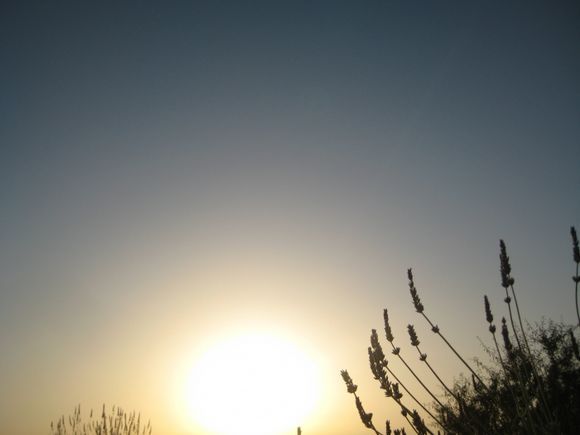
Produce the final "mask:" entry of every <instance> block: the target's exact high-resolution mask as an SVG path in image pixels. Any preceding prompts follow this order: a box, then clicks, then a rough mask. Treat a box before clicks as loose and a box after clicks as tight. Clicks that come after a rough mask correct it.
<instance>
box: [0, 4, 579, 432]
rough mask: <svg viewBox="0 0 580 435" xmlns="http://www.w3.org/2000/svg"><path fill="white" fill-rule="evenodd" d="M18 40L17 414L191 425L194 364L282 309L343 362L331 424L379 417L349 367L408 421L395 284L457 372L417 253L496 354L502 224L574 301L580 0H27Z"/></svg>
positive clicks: (11, 152) (372, 394)
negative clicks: (378, 373) (492, 323)
mask: <svg viewBox="0 0 580 435" xmlns="http://www.w3.org/2000/svg"><path fill="white" fill-rule="evenodd" d="M121 3H122V4H121ZM0 56H1V58H0V59H1V68H0V147H1V148H0V151H1V158H0V202H1V204H2V212H1V214H0V355H1V357H0V385H1V394H0V432H1V433H10V434H15V435H19V434H22V435H24V434H27V435H30V434H36V433H38V434H40V433H46V431H47V429H48V424H49V422H50V421H51V420H53V419H55V418H57V417H58V416H59V415H61V414H63V413H65V414H67V413H68V412H69V411H72V408H73V407H74V406H75V405H76V404H77V403H82V404H83V405H88V406H94V405H95V404H99V403H102V402H106V403H108V404H119V405H122V406H124V407H125V408H129V409H137V410H140V411H141V412H142V413H143V414H144V415H145V416H146V417H148V418H151V420H152V422H153V426H154V429H155V433H156V434H163V435H164V434H167V435H173V434H185V433H189V432H188V431H189V430H190V429H191V427H190V426H188V425H187V424H186V422H185V418H184V415H183V410H182V409H181V408H182V404H181V403H180V402H179V397H178V396H179V393H178V392H179V388H180V383H181V382H182V381H183V374H184V373H185V372H186V371H187V368H188V367H191V364H192V361H193V360H195V358H196V355H198V354H199V353H200V352H201V350H202V349H204V347H205V346H208V345H209V344H211V343H212V342H215V341H218V340H219V339H220V337H226V336H228V335H231V334H232V333H235V332H236V331H244V330H246V329H256V330H265V331H271V332H274V333H276V334H280V335H283V336H286V337H289V338H290V339H291V340H292V341H293V342H294V343H297V344H298V345H299V346H300V347H301V348H303V349H305V351H306V352H308V353H309V354H310V355H312V357H313V358H315V359H316V361H317V362H318V364H319V365H320V367H321V371H322V373H323V377H324V388H325V389H324V395H323V401H322V403H321V406H320V407H319V409H318V410H317V411H316V412H315V413H314V414H313V415H312V418H311V420H309V421H308V422H305V423H304V433H305V435H315V434H321V435H359V434H361V435H362V434H364V433H367V431H366V430H365V428H364V427H363V426H362V425H361V423H360V421H359V419H358V415H357V414H356V410H355V408H354V405H353V403H352V397H351V396H348V395H347V394H346V391H345V388H344V385H343V384H342V381H341V379H340V375H339V370H340V369H343V368H348V369H349V371H350V373H351V375H352V376H353V378H354V379H355V381H356V382H358V383H359V385H360V388H359V391H360V394H361V396H362V398H363V399H364V401H365V403H366V404H367V406H368V408H369V410H370V411H373V412H374V413H375V415H377V416H378V417H379V418H380V420H379V421H381V420H382V419H384V418H385V417H386V416H391V417H392V418H393V419H394V420H398V418H399V415H398V412H397V411H395V410H394V408H393V407H392V405H391V404H390V403H389V402H387V401H386V400H383V399H382V398H381V397H380V393H379V392H378V386H377V385H376V384H375V383H374V382H372V381H371V379H370V377H371V375H370V371H369V369H368V367H367V355H366V347H367V343H368V335H369V331H370V329H371V328H373V327H374V328H379V329H380V328H381V327H382V309H383V308H384V307H388V308H389V309H390V312H391V317H392V322H393V328H394V332H395V335H396V337H397V339H400V343H401V344H402V345H405V346H406V343H407V338H406V335H405V326H406V324H407V323H409V322H413V323H416V324H417V329H418V333H419V335H420V338H421V339H422V341H423V342H424V343H425V349H426V350H427V351H428V352H430V355H431V357H430V359H431V360H432V362H433V363H434V365H437V364H439V366H441V367H445V368H447V369H448V372H447V373H446V374H447V379H452V378H453V373H455V372H454V370H455V366H454V364H455V362H454V360H452V359H451V355H449V353H448V352H447V351H446V350H445V348H443V347H441V346H440V345H439V343H438V342H437V341H436V340H435V337H432V336H431V335H428V330H427V328H426V327H425V325H424V324H423V323H422V322H421V321H420V320H421V319H420V318H418V317H416V315H415V314H414V313H413V309H412V306H411V305H410V298H409V296H408V291H407V287H406V286H407V284H406V268H407V267H413V268H414V270H415V277H416V284H417V287H418V289H419V291H420V293H421V296H422V298H423V302H424V304H425V306H426V308H427V310H428V312H429V313H431V315H432V317H433V318H434V319H435V320H436V321H437V322H438V323H439V325H440V326H441V328H442V329H444V330H445V331H447V332H448V334H449V336H450V337H451V338H452V339H453V341H454V342H455V343H457V344H458V347H460V348H461V349H462V350H463V351H464V354H465V355H467V356H469V357H472V356H477V355H479V356H481V355H482V351H481V345H480V343H479V342H478V339H477V337H481V338H482V339H483V340H484V342H485V340H487V338H488V337H487V335H486V324H485V319H484V316H483V303H482V300H483V294H488V295H489V296H490V299H491V302H492V306H493V308H494V311H495V312H496V315H497V316H501V315H502V314H503V311H504V307H503V306H502V305H503V304H502V293H501V292H502V291H503V290H502V289H501V287H500V286H499V272H498V266H499V265H498V257H497V254H498V239H499V238H505V239H506V241H507V244H508V250H509V253H510V255H511V257H512V265H513V269H514V276H515V278H516V286H517V289H518V290H519V296H520V305H521V306H522V308H523V311H524V312H525V315H526V318H527V319H528V320H529V321H530V322H534V321H537V320H539V319H540V318H541V317H542V316H543V315H544V316H547V317H550V318H553V319H555V320H563V321H567V322H572V321H573V320H574V316H575V309H574V306H573V287H572V281H571V280H570V276H571V275H572V273H573V263H572V257H571V244H570V241H569V227H570V225H577V226H578V225H580V201H579V199H580V196H579V192H580V171H579V162H580V122H579V120H580V5H579V4H578V2H573V1H530V0H526V1H511V2H505V1H485V2H465V1H445V2H418V1H417V2H414V1H388V0H381V1H378V0H377V1H350V2H342V1H326V2H323V1H288V2H282V1H264V2H254V1H251V2H243V1H237V2H225V1H223V2H218V1H216V2H210V1H205V2H201V1H200V2H193V1H192V2H187V1H181V2H72V1H71V2H47V1H42V2H36V3H35V2H16V1H14V2H2V4H1V5H0ZM405 349H406V352H408V354H409V356H411V355H412V354H411V351H412V350H413V349H410V348H408V347H407V348H405ZM405 349H404V351H405ZM393 364H394V363H393Z"/></svg>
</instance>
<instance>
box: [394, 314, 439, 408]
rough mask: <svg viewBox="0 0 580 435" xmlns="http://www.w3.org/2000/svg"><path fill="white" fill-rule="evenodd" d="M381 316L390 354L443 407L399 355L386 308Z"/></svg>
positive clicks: (399, 351)
mask: <svg viewBox="0 0 580 435" xmlns="http://www.w3.org/2000/svg"><path fill="white" fill-rule="evenodd" d="M383 318H384V321H385V334H386V336H387V341H388V342H389V343H390V344H391V347H392V348H393V350H392V354H393V355H395V356H397V357H398V358H399V360H400V361H401V362H402V363H403V364H404V365H405V367H407V370H409V372H411V374H412V375H413V377H414V378H415V380H416V381H417V382H419V384H420V385H421V386H422V387H423V389H424V390H425V391H426V392H427V393H428V394H429V395H430V396H431V398H432V399H433V400H435V402H437V404H438V405H439V406H441V407H443V403H441V401H440V400H439V399H438V398H437V396H436V395H435V394H433V393H432V392H431V390H430V389H429V387H427V385H425V384H424V383H423V381H422V380H421V378H419V376H417V374H416V373H415V371H414V370H413V369H412V368H411V367H410V366H409V364H407V361H405V359H404V358H403V357H402V356H401V348H400V347H396V346H395V344H394V343H393V342H394V340H395V337H394V336H393V332H392V330H391V325H390V324H389V312H388V311H387V309H386V308H385V309H384V310H383Z"/></svg>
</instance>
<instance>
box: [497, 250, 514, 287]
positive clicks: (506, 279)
mask: <svg viewBox="0 0 580 435" xmlns="http://www.w3.org/2000/svg"><path fill="white" fill-rule="evenodd" d="M499 251H500V252H499V264H500V268H499V270H500V275H501V286H502V287H504V288H508V287H509V286H510V285H513V284H514V279H513V278H511V277H510V274H511V272H512V267H511V265H510V258H509V257H508V255H507V250H506V247H505V243H504V241H503V240H500V241H499Z"/></svg>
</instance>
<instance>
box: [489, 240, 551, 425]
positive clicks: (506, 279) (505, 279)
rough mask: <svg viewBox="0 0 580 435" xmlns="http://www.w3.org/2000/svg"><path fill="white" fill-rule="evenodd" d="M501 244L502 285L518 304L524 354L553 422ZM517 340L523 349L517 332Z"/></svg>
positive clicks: (501, 242) (502, 244) (503, 247)
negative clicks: (509, 290)
mask: <svg viewBox="0 0 580 435" xmlns="http://www.w3.org/2000/svg"><path fill="white" fill-rule="evenodd" d="M499 246H500V254H499V259H500V273H501V285H502V287H504V289H505V291H506V295H507V294H508V293H507V292H508V290H507V289H508V287H509V288H510V289H511V292H512V295H513V297H514V302H515V306H516V312H517V315H518V323H519V326H520V331H521V334H522V338H523V341H524V345H525V352H523V353H524V354H527V358H528V359H529V361H530V366H531V368H532V374H533V376H534V380H535V382H536V385H537V389H538V393H539V396H540V404H541V409H542V413H543V414H544V417H545V419H546V422H553V420H554V417H553V415H552V411H551V410H550V407H549V406H548V400H547V398H546V393H545V387H544V382H543V381H542V378H541V377H540V375H539V373H538V369H537V367H536V362H535V361H534V356H533V354H532V352H531V350H530V345H529V343H528V338H527V337H526V333H525V328H524V323H523V321H522V316H521V313H520V307H519V305H518V298H517V296H516V291H515V289H514V282H515V280H514V278H513V277H512V276H511V264H510V260H509V257H508V255H507V250H506V245H505V242H504V241H503V240H500V241H499ZM509 300H510V298H509V295H508V296H506V302H507V304H508V307H509V306H510V304H509ZM509 312H510V320H511V322H512V328H513V329H514V334H516V332H515V329H516V328H515V325H514V323H513V317H512V312H511V308H510V310H509ZM516 341H517V342H518V346H519V347H520V350H521V351H523V349H522V346H521V343H520V341H519V340H518V337H517V334H516Z"/></svg>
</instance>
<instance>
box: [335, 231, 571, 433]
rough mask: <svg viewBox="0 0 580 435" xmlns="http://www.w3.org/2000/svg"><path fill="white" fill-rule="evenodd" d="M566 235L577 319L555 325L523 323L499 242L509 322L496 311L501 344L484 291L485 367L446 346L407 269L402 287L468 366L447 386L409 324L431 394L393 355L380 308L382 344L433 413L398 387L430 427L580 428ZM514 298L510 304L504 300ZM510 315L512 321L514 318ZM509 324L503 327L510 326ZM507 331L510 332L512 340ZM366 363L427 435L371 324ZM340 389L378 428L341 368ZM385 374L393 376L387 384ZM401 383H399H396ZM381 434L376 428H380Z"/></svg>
mask: <svg viewBox="0 0 580 435" xmlns="http://www.w3.org/2000/svg"><path fill="white" fill-rule="evenodd" d="M570 233H571V236H572V249H573V260H574V263H575V265H576V273H575V275H574V276H573V277H572V279H573V281H574V284H575V299H576V314H577V317H578V319H577V320H578V323H577V325H575V326H574V327H570V326H566V325H564V324H561V323H554V322H551V321H549V322H545V321H544V322H542V323H540V324H539V325H536V326H535V327H529V326H528V327H526V326H524V322H523V319H522V315H521V312H520V308H519V305H518V301H517V296H516V292H515V289H514V282H515V280H514V278H513V276H512V268H511V263H510V260H509V257H508V255H507V248H506V245H505V243H504V241H503V240H500V278H501V286H502V287H503V289H504V291H505V297H504V302H505V303H506V305H507V311H508V318H509V323H508V322H507V321H506V319H505V317H502V319H501V320H502V322H501V323H502V324H501V331H500V332H501V336H502V341H503V343H502V346H500V344H499V343H498V339H497V337H496V326H495V323H494V317H493V314H492V310H491V304H490V302H489V299H488V297H487V296H484V312H485V320H486V322H487V323H488V330H489V332H490V334H491V335H492V339H493V346H492V347H485V350H486V352H487V353H488V354H489V355H490V356H491V358H492V365H490V366H485V365H483V364H481V363H479V364H478V371H479V372H477V371H476V370H474V369H473V368H472V367H471V366H470V365H469V364H468V363H467V362H466V360H465V359H464V358H463V357H462V356H461V355H460V353H459V352H458V351H457V350H456V349H455V347H453V346H452V345H451V343H450V342H449V340H448V339H447V337H445V336H444V335H443V334H442V333H441V331H440V329H439V327H438V326H437V325H435V324H434V323H433V322H432V321H431V319H430V318H429V317H428V316H427V315H426V313H425V307H424V305H423V303H422V302H421V299H420V297H419V294H418V291H417V288H416V286H415V281H414V277H413V272H412V270H411V269H408V270H407V277H408V281H409V282H408V283H409V291H410V294H411V299H412V302H413V305H414V307H415V311H416V312H417V313H419V314H420V315H421V316H422V317H423V318H424V319H425V320H426V321H427V322H428V324H429V325H430V327H431V330H432V331H433V332H434V333H435V334H437V335H439V337H440V338H441V339H442V340H443V341H444V342H445V344H446V345H447V346H448V347H449V348H450V349H451V350H452V352H453V353H454V355H455V356H457V358H458V359H459V360H460V361H461V362H462V363H463V364H464V365H465V366H466V367H467V369H468V370H469V371H470V375H471V376H470V378H469V379H467V378H461V379H460V380H459V381H455V383H454V385H453V386H452V387H448V386H447V385H446V384H445V383H444V382H443V380H442V379H441V378H440V376H439V375H438V374H437V372H436V371H435V369H434V368H433V367H432V366H431V364H430V363H429V362H428V361H427V354H426V353H424V352H422V351H421V348H420V347H419V346H420V340H419V336H418V334H417V332H416V329H415V327H414V326H413V325H411V324H409V325H408V326H407V330H408V333H409V338H410V343H411V346H413V347H415V348H416V349H417V352H418V354H419V360H420V361H421V362H423V363H425V364H426V365H427V367H428V369H429V370H430V371H431V373H432V374H433V375H434V376H435V378H436V379H437V381H438V382H439V383H440V384H441V385H442V386H443V388H444V389H445V393H444V397H437V396H435V395H434V394H433V393H432V391H431V390H430V388H429V387H428V386H427V385H426V384H425V382H423V381H422V380H421V379H420V377H419V376H417V374H416V373H415V371H414V370H413V369H412V368H411V366H410V365H409V364H408V363H407V361H405V360H404V359H403V358H402V356H401V349H400V348H399V347H396V346H395V345H394V335H393V331H392V329H391V325H390V323H389V315H388V311H387V309H385V310H384V312H383V318H384V323H385V338H386V340H387V342H389V343H390V345H391V348H392V354H393V355H395V356H397V357H398V358H399V360H400V361H401V362H402V363H403V365H404V366H405V367H406V368H407V369H408V370H409V371H410V373H411V374H412V375H413V376H414V377H415V378H416V380H417V381H418V382H419V383H420V385H421V386H422V387H423V388H424V389H425V391H426V392H428V393H429V395H430V396H431V397H432V399H433V400H434V402H433V404H432V409H433V412H431V411H429V410H428V407H427V406H426V405H424V404H422V403H421V402H420V401H419V400H417V398H416V396H414V395H413V394H412V393H411V392H410V391H409V390H408V389H407V388H405V387H404V386H403V387H404V390H405V391H406V392H407V393H408V394H409V396H410V397H411V398H412V399H413V400H415V402H416V403H418V404H419V405H420V407H421V408H422V409H423V411H424V412H425V413H426V415H428V416H429V417H430V418H431V421H432V423H434V424H435V425H436V426H437V427H438V429H442V430H443V433H448V434H506V435H507V434H575V433H577V432H578V428H580V351H579V349H578V343H577V339H576V336H575V329H577V328H578V327H579V326H580V311H579V308H578V284H579V282H580V276H579V275H578V269H579V264H580V248H579V243H578V237H577V235H576V230H575V228H574V227H572V228H571V230H570ZM512 300H513V302H514V308H515V315H514V312H513V311H514V310H512V305H511V302H512ZM516 316H517V320H516ZM510 329H511V331H510ZM510 333H511V334H513V337H514V340H515V345H514V343H513V342H512V339H511V336H510ZM368 354H369V364H370V367H371V372H372V374H373V377H374V378H375V379H376V380H377V381H378V382H379V384H380V388H381V389H383V390H384V391H385V395H386V396H387V397H390V398H393V399H394V400H395V401H396V402H397V403H398V404H399V406H400V408H401V413H402V414H403V416H404V417H405V418H406V419H407V422H408V423H409V425H410V427H411V428H412V429H413V430H414V431H415V432H416V433H418V434H427V433H433V432H432V431H431V429H429V427H428V425H427V424H425V422H424V420H423V418H422V417H421V415H420V414H419V412H418V411H416V410H412V411H411V410H409V408H407V407H406V406H405V405H404V404H403V402H402V397H403V395H402V394H401V393H400V392H399V384H400V381H399V378H398V377H396V375H395V373H394V372H393V370H392V369H391V368H389V367H388V361H387V359H386V356H385V355H384V353H383V351H382V348H381V344H380V341H379V337H378V335H377V333H376V330H374V329H373V330H372V334H371V346H370V347H369V349H368ZM342 375H343V380H344V381H345V383H346V385H347V391H348V392H349V393H351V394H354V395H355V402H356V406H357V409H358V411H359V416H360V417H361V420H362V421H363V424H364V425H365V426H366V427H368V428H369V429H371V430H373V431H374V432H375V434H377V435H378V434H380V432H379V431H378V430H377V429H376V427H375V426H374V424H373V423H372V414H368V413H366V412H365V411H364V409H363V407H362V403H361V401H360V398H359V397H358V396H357V395H356V385H354V384H353V383H352V380H351V378H350V376H349V375H348V372H346V371H342ZM389 376H391V377H392V378H393V379H395V380H396V381H397V382H391V381H390V379H389ZM401 385H402V384H401ZM393 433H394V434H402V433H404V429H403V428H401V429H394V430H393V429H391V423H390V421H389V420H387V421H386V423H385V435H391V434H393ZM438 433H439V431H438ZM381 435H382V434H381Z"/></svg>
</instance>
